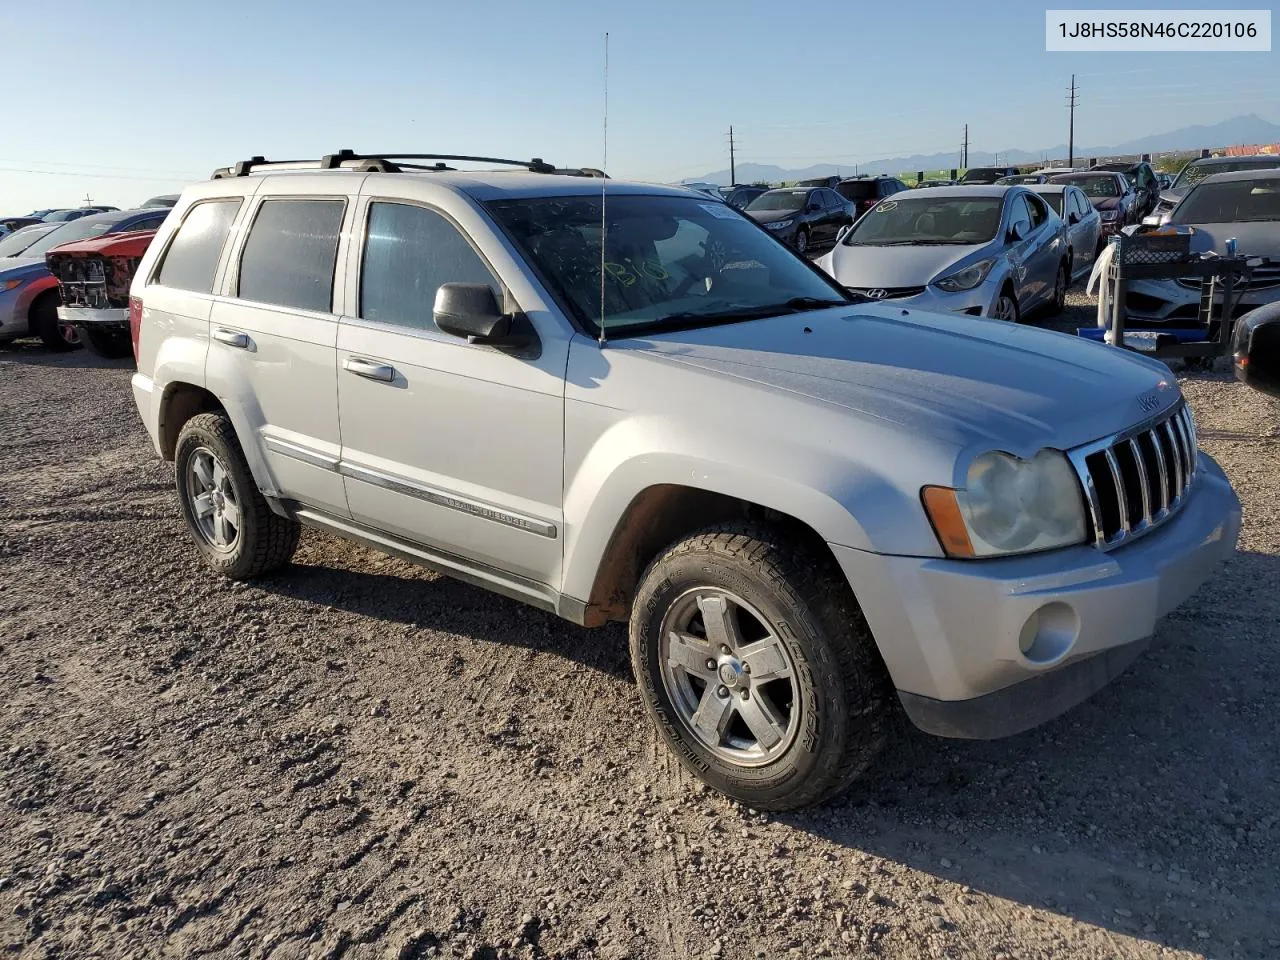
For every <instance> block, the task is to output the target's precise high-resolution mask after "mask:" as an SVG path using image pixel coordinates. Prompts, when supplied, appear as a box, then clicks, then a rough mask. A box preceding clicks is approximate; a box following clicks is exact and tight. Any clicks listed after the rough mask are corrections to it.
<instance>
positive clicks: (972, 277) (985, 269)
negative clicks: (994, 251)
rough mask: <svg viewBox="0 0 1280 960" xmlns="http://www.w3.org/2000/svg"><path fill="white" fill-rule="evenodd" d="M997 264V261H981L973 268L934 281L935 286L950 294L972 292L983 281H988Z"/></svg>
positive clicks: (966, 268)
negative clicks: (989, 274)
mask: <svg viewBox="0 0 1280 960" xmlns="http://www.w3.org/2000/svg"><path fill="white" fill-rule="evenodd" d="M994 264H995V260H979V261H978V262H977V263H975V264H972V265H971V266H968V267H965V268H964V269H963V270H959V271H957V272H955V273H953V274H950V275H948V276H945V277H943V278H942V279H940V280H935V281H933V285H934V286H935V287H937V288H938V289H939V290H946V291H947V292H948V293H958V292H959V291H961V290H972V289H973V288H974V287H976V286H977V285H978V284H980V283H981V282H982V281H983V280H985V279H987V274H988V273H990V272H991V267H992V266H993V265H994Z"/></svg>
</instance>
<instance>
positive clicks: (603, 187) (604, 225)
mask: <svg viewBox="0 0 1280 960" xmlns="http://www.w3.org/2000/svg"><path fill="white" fill-rule="evenodd" d="M608 171H609V32H608V31H607V30H606V31H605V34H604V158H603V160H602V161H601V163H600V172H601V173H603V174H604V176H603V177H601V178H600V346H601V347H603V346H604V345H605V343H606V340H605V336H604V278H605V272H604V264H605V256H604V241H605V231H606V230H608V226H609V221H608V220H607V219H605V212H604V205H605V194H606V193H607V192H608V189H609V187H608V184H609V173H608Z"/></svg>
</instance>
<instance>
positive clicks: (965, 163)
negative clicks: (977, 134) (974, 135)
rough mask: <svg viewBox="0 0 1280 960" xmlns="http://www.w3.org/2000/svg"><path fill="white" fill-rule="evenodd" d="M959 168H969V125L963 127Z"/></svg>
mask: <svg viewBox="0 0 1280 960" xmlns="http://www.w3.org/2000/svg"><path fill="white" fill-rule="evenodd" d="M960 166H962V167H964V168H965V169H966V170H967V169H968V168H969V125H968V124H967V123H966V124H965V125H964V146H963V148H962V149H961V151H960Z"/></svg>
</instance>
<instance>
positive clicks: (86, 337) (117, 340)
mask: <svg viewBox="0 0 1280 960" xmlns="http://www.w3.org/2000/svg"><path fill="white" fill-rule="evenodd" d="M76 330H77V331H79V333H80V345H81V346H83V347H84V348H85V350H86V351H88V352H89V353H91V354H93V355H94V356H95V357H104V358H105V359H107V360H120V359H122V358H124V357H131V356H133V342H132V341H131V340H130V339H129V334H128V332H126V331H120V330H112V329H103V328H100V327H91V326H88V325H86V324H79V325H77V327H76Z"/></svg>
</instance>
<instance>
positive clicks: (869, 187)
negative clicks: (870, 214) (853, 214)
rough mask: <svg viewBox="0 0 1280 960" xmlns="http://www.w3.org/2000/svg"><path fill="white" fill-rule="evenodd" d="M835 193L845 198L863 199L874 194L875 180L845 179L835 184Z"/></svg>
mask: <svg viewBox="0 0 1280 960" xmlns="http://www.w3.org/2000/svg"><path fill="white" fill-rule="evenodd" d="M836 193H838V194H840V196H842V197H844V198H845V199H846V200H865V199H867V197H874V196H875V195H876V185H875V181H873V180H846V181H844V182H843V183H837V184H836Z"/></svg>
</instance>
